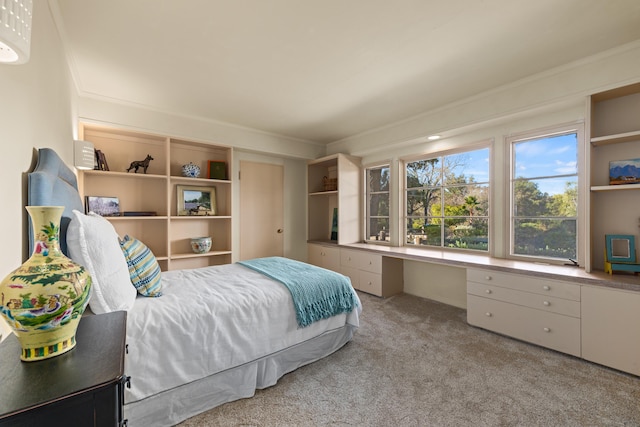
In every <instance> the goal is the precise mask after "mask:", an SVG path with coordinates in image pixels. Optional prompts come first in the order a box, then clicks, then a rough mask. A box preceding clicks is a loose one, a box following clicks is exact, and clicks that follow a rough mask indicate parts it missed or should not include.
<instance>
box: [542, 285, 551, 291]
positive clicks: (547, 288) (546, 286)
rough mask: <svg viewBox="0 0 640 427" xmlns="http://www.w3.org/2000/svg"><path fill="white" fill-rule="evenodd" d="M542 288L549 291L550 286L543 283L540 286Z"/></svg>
mask: <svg viewBox="0 0 640 427" xmlns="http://www.w3.org/2000/svg"><path fill="white" fill-rule="evenodd" d="M542 289H544V290H545V291H550V290H551V286H549V285H544V286H543V287H542Z"/></svg>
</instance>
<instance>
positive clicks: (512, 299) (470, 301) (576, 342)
mask: <svg viewBox="0 0 640 427" xmlns="http://www.w3.org/2000/svg"><path fill="white" fill-rule="evenodd" d="M467 321H468V322H469V324H471V325H474V326H479V327H481V328H485V329H489V330H491V331H495V332H498V333H501V334H505V335H509V336H512V337H514V338H518V339H521V340H524V341H528V342H531V343H534V344H538V345H541V346H543V347H547V348H551V349H554V350H558V351H562V352H564V353H568V354H572V355H574V356H580V352H581V348H580V285H577V284H573V283H566V282H561V281H557V280H547V279H541V278H536V277H532V276H528V275H520V274H512V273H502V272H495V271H489V270H479V269H472V268H470V269H468V270H467Z"/></svg>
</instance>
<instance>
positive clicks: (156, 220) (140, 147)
mask: <svg viewBox="0 0 640 427" xmlns="http://www.w3.org/2000/svg"><path fill="white" fill-rule="evenodd" d="M79 137H80V138H81V139H83V140H86V141H91V142H93V144H94V146H95V148H96V149H98V150H101V151H102V152H103V153H104V154H105V156H106V158H107V163H108V164H109V169H110V170H109V171H98V170H88V171H81V172H80V173H79V184H80V189H81V194H83V195H91V196H106V197H118V199H119V201H120V210H121V211H129V212H156V213H157V216H117V217H108V219H109V221H111V223H112V224H113V226H114V228H115V229H116V231H117V232H118V234H119V235H120V236H124V235H125V234H128V235H130V236H132V237H135V238H137V239H139V240H140V241H142V242H144V243H145V244H146V245H147V246H148V247H149V249H151V251H152V252H153V253H154V255H155V256H156V259H157V260H158V262H159V264H160V268H161V269H162V270H174V269H180V268H197V267H205V266H208V265H218V264H228V263H230V262H231V259H232V247H231V218H232V213H231V207H232V202H231V197H232V193H233V190H232V182H231V181H230V180H222V179H208V178H189V177H184V176H182V166H183V165H185V164H187V163H190V162H191V163H193V164H195V165H197V166H199V167H200V171H201V174H206V173H207V166H208V162H209V161H210V160H213V161H222V162H225V163H226V165H227V173H228V174H229V175H228V176H232V175H231V171H230V170H229V169H230V167H231V165H232V164H233V162H232V155H233V150H232V149H231V148H230V147H225V146H220V145H214V144H208V143H202V142H197V141H187V140H183V139H174V138H171V137H167V136H161V135H153V134H146V133H139V132H132V131H127V130H122V129H117V128H109V127H102V126H98V125H89V124H81V126H80V132H79ZM147 155H150V156H151V157H153V160H152V161H151V162H150V163H149V168H148V170H147V172H148V173H146V174H145V173H142V172H141V171H138V173H134V172H133V171H131V172H126V170H127V168H128V167H129V165H130V164H131V162H132V161H133V160H139V159H144V158H145V156H147ZM201 176H202V175H201ZM178 185H188V186H193V187H203V188H204V187H215V188H216V208H217V212H218V213H220V215H211V216H204V215H202V216H196V215H193V216H178V215H176V214H177V210H178V207H177V202H178V191H177V186H178ZM199 236H211V237H212V240H213V247H212V250H211V251H210V252H207V253H206V254H194V253H193V252H192V250H191V238H192V237H199Z"/></svg>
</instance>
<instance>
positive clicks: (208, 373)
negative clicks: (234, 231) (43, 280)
mask: <svg viewBox="0 0 640 427" xmlns="http://www.w3.org/2000/svg"><path fill="white" fill-rule="evenodd" d="M28 186H29V190H28V193H29V196H28V203H29V204H30V205H58V206H65V212H64V213H63V220H62V225H61V236H60V241H61V247H62V248H63V250H65V251H67V252H66V253H68V254H69V255H71V258H73V259H74V260H76V261H77V262H80V263H81V264H83V265H84V266H85V267H87V269H88V270H89V272H90V273H91V275H92V278H93V281H94V286H93V289H92V296H91V300H90V302H89V306H90V308H91V310H92V311H93V312H95V313H96V314H100V313H103V312H108V311H114V310H126V311H127V312H128V314H127V346H128V354H127V356H126V359H125V372H126V374H127V375H129V376H131V388H130V389H125V407H124V415H125V418H126V419H128V423H129V425H130V426H132V427H136V426H148V425H153V426H162V425H175V424H177V423H179V422H181V421H183V420H185V419H187V418H189V417H192V416H194V415H196V414H198V413H201V412H204V411H206V410H209V409H211V408H214V407H216V406H219V405H221V404H223V403H226V402H230V401H233V400H237V399H241V398H247V397H251V396H253V394H254V393H255V391H256V390H257V389H262V388H266V387H270V386H273V385H275V384H276V382H277V381H278V379H279V378H281V377H282V376H283V375H285V374H286V373H288V372H291V371H293V370H295V369H297V368H298V367H301V366H303V365H306V364H309V363H312V362H314V361H316V360H319V359H321V358H323V357H326V356H328V355H330V354H331V353H333V352H335V351H337V350H338V349H340V348H341V347H342V346H344V345H345V344H346V343H347V342H349V341H350V340H351V339H352V337H353V334H354V332H355V330H356V329H357V328H358V325H359V315H360V313H361V307H362V305H361V304H360V301H359V299H358V296H357V294H356V293H355V291H354V290H353V288H352V287H351V285H350V283H349V281H348V279H347V278H346V277H345V276H342V275H340V274H337V273H333V272H330V271H329V270H324V269H320V268H318V267H314V266H310V265H309V264H305V263H301V262H298V261H293V260H287V259H285V258H278V257H274V258H269V259H258V260H248V261H246V262H243V263H234V264H227V265H221V266H215V267H205V268H199V269H192V270H175V271H165V272H161V273H160V272H159V268H157V269H156V268H155V267H154V264H153V262H152V261H154V259H153V254H150V251H148V248H146V247H145V246H144V244H143V242H138V241H136V240H135V238H134V237H133V238H130V240H131V241H134V242H136V244H138V245H139V246H138V247H137V249H138V250H139V251H138V252H137V254H138V255H140V256H139V257H138V259H144V266H143V267H144V268H147V269H148V270H149V268H148V267H149V265H151V266H152V267H153V268H151V270H153V271H154V272H155V273H157V276H158V277H159V280H155V279H154V281H153V284H152V286H151V285H150V284H149V281H148V280H147V282H145V283H143V284H142V285H141V284H140V283H139V282H137V281H136V280H135V279H134V278H133V275H132V264H131V262H129V264H127V260H129V261H131V257H129V254H128V253H127V251H126V250H125V251H124V252H123V250H122V247H123V242H124V240H122V239H121V240H118V237H120V238H122V237H123V236H117V234H116V233H115V230H113V227H112V226H111V224H110V223H109V222H108V221H107V220H106V219H104V218H102V217H98V216H96V215H85V214H84V213H83V210H82V202H81V198H80V195H79V194H78V191H77V183H76V180H75V175H74V174H73V172H71V171H70V170H69V168H68V167H67V166H66V165H65V164H64V162H62V161H61V159H60V158H59V157H58V155H57V154H56V153H55V152H54V151H53V150H50V149H40V150H39V158H38V164H37V166H36V168H35V170H34V172H32V173H30V174H29V177H28ZM140 246H142V248H140ZM145 248H146V251H145ZM116 249H117V250H116ZM155 265H156V266H157V263H155ZM123 266H124V267H123ZM138 267H139V266H138ZM138 267H134V270H135V269H136V268H138ZM123 268H126V271H127V274H124V273H123V271H122V270H123ZM147 277H150V276H149V275H147ZM345 281H346V284H345ZM132 282H133V283H132ZM299 282H302V283H299ZM334 282H335V283H334ZM296 286H297V287H296ZM132 290H133V291H132ZM312 294H313V295H315V297H317V295H320V296H321V299H322V300H323V301H324V302H323V303H322V304H325V305H324V306H322V307H320V309H317V307H318V306H319V305H318V302H317V300H316V301H312V300H311V299H309V298H312V297H311V296H310V295H312ZM305 298H307V299H305ZM301 301H302V302H301ZM328 301H329V302H331V304H329V303H328ZM327 304H329V305H327ZM309 307H314V308H313V309H309ZM305 310H307V311H305Z"/></svg>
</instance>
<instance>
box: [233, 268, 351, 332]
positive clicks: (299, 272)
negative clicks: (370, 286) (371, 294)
mask: <svg viewBox="0 0 640 427" xmlns="http://www.w3.org/2000/svg"><path fill="white" fill-rule="evenodd" d="M238 264H241V265H244V266H245V267H248V268H250V269H252V270H255V271H257V272H259V273H262V274H264V275H265V276H267V277H270V278H272V279H274V280H277V281H278V282H280V283H282V284H283V285H284V286H285V287H286V288H287V289H289V292H291V297H292V298H293V306H294V308H295V310H296V319H297V321H298V325H299V326H300V327H303V328H304V327H305V326H309V325H310V324H312V323H313V322H315V321H316V320H320V319H327V318H329V317H331V316H335V315H337V314H340V313H349V312H351V310H353V309H354V308H355V307H356V306H357V305H358V303H357V300H356V299H355V296H354V293H353V288H352V287H351V282H350V281H349V279H348V278H347V277H346V276H343V275H342V274H339V273H336V272H333V271H331V270H327V269H324V268H320V267H316V266H314V265H310V264H306V263H303V262H300V261H294V260H292V259H287V258H281V257H268V258H256V259H251V260H247V261H239V262H238Z"/></svg>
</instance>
